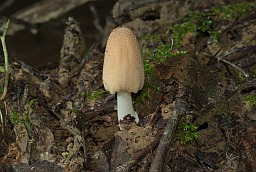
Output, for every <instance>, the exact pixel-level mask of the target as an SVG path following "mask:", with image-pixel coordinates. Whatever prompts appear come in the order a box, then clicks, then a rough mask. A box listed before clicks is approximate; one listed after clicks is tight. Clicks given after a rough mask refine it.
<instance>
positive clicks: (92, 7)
mask: <svg viewBox="0 0 256 172" xmlns="http://www.w3.org/2000/svg"><path fill="white" fill-rule="evenodd" d="M90 10H91V12H92V15H93V17H94V20H93V24H94V26H95V27H96V29H97V30H98V31H99V32H100V33H101V34H103V35H104V29H103V28H102V26H101V25H100V19H99V16H98V13H97V11H96V9H95V7H94V6H93V5H90Z"/></svg>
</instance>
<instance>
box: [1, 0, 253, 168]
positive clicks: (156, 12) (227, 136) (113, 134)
mask: <svg viewBox="0 0 256 172" xmlns="http://www.w3.org/2000/svg"><path fill="white" fill-rule="evenodd" d="M241 2H243V1H239V0H233V1H222V0H218V1H214V2H210V1H197V2H191V1H178V0H175V1H168V0H162V1H160V2H159V1H156V0H145V1H135V0H131V1H126V0H119V1H118V2H116V4H115V5H114V7H113V11H112V13H113V17H112V18H111V20H107V23H106V25H105V27H104V34H103V35H102V39H101V40H102V41H101V42H95V43H94V44H92V45H91V47H89V49H88V47H87V48H85V45H86V43H85V42H86V40H84V38H83V34H82V31H81V29H80V26H79V23H78V22H77V21H76V20H75V19H74V18H71V17H69V18H68V19H67V24H66V29H65V33H64V40H63V45H62V48H61V50H60V57H59V62H58V63H57V64H56V63H53V64H52V65H49V64H46V65H41V66H37V68H34V67H31V66H29V65H27V64H26V63H24V62H22V61H20V60H12V61H11V62H10V66H9V67H10V79H9V86H8V93H7V96H6V97H5V99H4V100H2V101H1V102H0V107H1V126H0V128H1V134H0V137H1V140H2V141H1V143H0V171H15V172H21V171H22V172H23V171H28V172H29V171H88V172H89V171H95V172H108V171H113V172H114V171H116V172H117V171H137V172H144V171H150V172H153V171H164V172H165V171H175V172H178V171H198V172H199V171H219V172H221V171H227V172H229V171H230V172H242V171H243V172H247V171H248V172H253V171H255V169H256V147H255V145H256V105H255V103H254V104H253V103H252V100H251V101H250V100H248V99H246V98H247V97H253V96H254V98H255V96H256V72H255V71H256V45H255V44H256V41H255V40H256V17H255V16H256V9H255V7H254V9H253V10H252V11H251V12H250V13H247V14H246V15H244V16H240V17H238V18H233V19H227V20H221V19H220V18H221V17H220V18H219V21H218V18H217V19H216V20H217V21H218V22H216V24H215V25H214V26H213V29H214V30H217V31H218V38H217V41H213V38H212V37H211V35H209V34H207V33H203V32H193V33H192V32H189V33H186V35H185V36H184V37H183V39H182V41H181V46H180V47H181V49H182V51H184V52H186V53H183V54H181V55H180V56H177V57H172V58H164V59H163V60H162V61H161V62H157V61H152V63H151V65H152V67H153V68H154V71H155V72H156V73H155V74H156V75H155V76H149V75H146V78H145V81H146V83H150V84H152V85H156V86H157V89H154V87H153V86H152V87H149V86H144V89H143V90H142V91H140V92H139V93H137V94H133V95H132V96H133V100H134V108H135V109H136V111H137V112H138V113H139V116H140V122H139V124H135V123H133V121H129V119H127V121H128V122H127V123H125V124H126V126H125V128H124V129H123V130H120V129H119V126H118V122H117V114H116V98H115V96H114V95H110V94H109V93H108V92H106V91H105V89H104V86H103V84H102V65H103V59H104V46H105V42H106V39H107V36H106V35H109V33H110V31H111V30H112V29H113V28H114V27H117V26H120V25H125V26H126V27H129V28H131V29H132V30H133V31H134V33H135V34H136V36H137V37H138V39H139V42H140V44H141V47H142V53H143V54H145V52H146V51H148V50H152V51H153V52H154V50H156V49H157V47H158V46H159V40H158V42H157V41H145V40H143V37H145V35H150V34H159V35H161V36H160V37H161V38H160V43H162V44H163V43H164V44H171V42H172V39H171V38H172V35H173V34H174V33H171V32H170V29H168V27H166V24H167V23H168V24H170V25H173V26H174V25H176V24H178V23H179V22H180V21H179V20H178V18H179V17H182V16H185V15H188V14H189V12H190V11H195V10H197V11H200V12H204V11H209V10H210V9H211V8H213V7H222V6H225V5H229V4H234V3H241ZM248 2H250V1H248ZM98 24H99V23H98ZM96 25H97V23H96ZM98 27H99V26H98ZM163 35H164V36H163ZM7 38H8V37H7ZM174 46H175V45H174ZM85 49H88V52H85ZM155 53H157V52H155ZM143 58H144V60H146V59H147V57H145V55H143ZM2 64H3V65H4V62H2ZM1 78H4V73H1ZM3 83H4V82H3V80H1V84H2V85H1V87H3V85H4V84H3ZM145 91H146V93H147V95H148V96H149V98H146V99H143V100H142V101H136V100H139V99H138V98H139V96H140V95H142V94H143V93H145ZM184 123H186V124H195V125H196V126H197V127H196V131H194V132H196V133H197V135H198V137H197V138H196V139H193V140H191V141H189V142H187V143H186V144H182V142H181V137H182V136H181V135H182V134H183V133H182V129H181V125H182V124H184Z"/></svg>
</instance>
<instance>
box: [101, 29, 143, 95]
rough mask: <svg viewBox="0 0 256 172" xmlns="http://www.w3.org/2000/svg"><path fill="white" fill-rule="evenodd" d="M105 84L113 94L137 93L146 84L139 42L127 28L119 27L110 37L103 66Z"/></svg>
mask: <svg viewBox="0 0 256 172" xmlns="http://www.w3.org/2000/svg"><path fill="white" fill-rule="evenodd" d="M102 79H103V84H104V87H105V89H106V90H108V91H109V92H110V93H111V94H115V93H116V92H119V91H127V92H134V93H137V92H138V90H140V89H141V88H142V87H143V84H144V69H143V62H142V59H141V51H140V48H139V43H138V40H137V39H136V36H135V35H134V34H133V33H132V31H131V30H130V29H128V28H126V27H117V28H115V29H114V30H113V31H112V32H111V33H110V35H109V37H108V41H107V45H106V50H105V57H104V65H103V77H102Z"/></svg>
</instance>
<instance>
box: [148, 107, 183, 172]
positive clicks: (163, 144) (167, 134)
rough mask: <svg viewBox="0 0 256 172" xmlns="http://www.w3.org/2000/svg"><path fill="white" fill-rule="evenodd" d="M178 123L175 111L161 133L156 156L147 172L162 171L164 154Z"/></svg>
mask: <svg viewBox="0 0 256 172" xmlns="http://www.w3.org/2000/svg"><path fill="white" fill-rule="evenodd" d="M178 121H179V115H178V113H177V111H173V113H172V117H171V118H170V119H169V121H168V123H167V126H166V127H165V131H164V133H163V136H162V139H161V141H160V143H159V145H158V147H157V150H156V155H155V157H154V159H153V161H152V164H151V166H150V169H149V172H161V171H162V170H163V166H164V162H165V157H166V153H167V151H168V148H169V145H170V142H171V140H172V137H173V131H174V130H175V129H176V126H177V124H178Z"/></svg>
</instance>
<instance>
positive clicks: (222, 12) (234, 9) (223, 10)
mask: <svg viewBox="0 0 256 172" xmlns="http://www.w3.org/2000/svg"><path fill="white" fill-rule="evenodd" d="M254 8H255V3H246V2H244V3H239V4H232V5H227V6H223V7H217V8H214V9H213V10H212V12H213V14H215V15H219V16H220V17H221V18H222V19H232V20H234V19H237V18H240V17H241V16H244V15H246V14H248V13H250V12H251V11H252V10H253V9H254Z"/></svg>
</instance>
